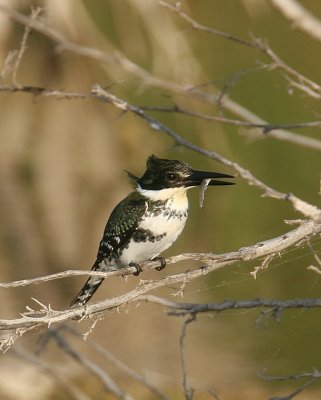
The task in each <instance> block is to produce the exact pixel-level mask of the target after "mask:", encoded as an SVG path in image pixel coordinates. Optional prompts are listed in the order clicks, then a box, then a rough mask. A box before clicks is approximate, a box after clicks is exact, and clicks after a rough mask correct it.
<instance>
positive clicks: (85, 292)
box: [70, 265, 104, 306]
mask: <svg viewBox="0 0 321 400" xmlns="http://www.w3.org/2000/svg"><path fill="white" fill-rule="evenodd" d="M92 270H96V265H94V266H93V268H92ZM103 280H104V278H99V277H98V276H91V277H90V278H88V280H87V282H86V283H85V284H84V286H83V288H82V289H81V291H80V292H79V293H78V294H77V296H76V297H75V298H74V299H73V301H72V302H71V304H70V306H74V305H77V306H80V305H82V306H83V305H85V304H86V303H87V302H88V301H89V300H90V299H91V298H92V296H93V295H94V293H95V292H96V290H97V289H98V288H99V286H100V285H101V283H102V281H103Z"/></svg>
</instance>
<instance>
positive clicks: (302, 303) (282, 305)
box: [138, 295, 321, 316]
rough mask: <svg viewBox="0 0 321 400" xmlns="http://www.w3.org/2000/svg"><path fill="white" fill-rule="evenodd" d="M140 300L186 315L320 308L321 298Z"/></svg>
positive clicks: (176, 314)
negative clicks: (193, 300) (195, 300)
mask: <svg viewBox="0 0 321 400" xmlns="http://www.w3.org/2000/svg"><path fill="white" fill-rule="evenodd" d="M138 301H146V302H148V303H154V304H159V305H161V306H163V307H167V308H168V309H169V311H168V315H174V316H184V315H188V314H190V315H196V314H200V313H209V312H222V311H226V310H244V309H253V308H268V309H270V310H271V311H272V313H273V314H279V313H280V312H282V311H283V310H287V309H293V308H295V309H296V308H320V307H321V298H316V299H314V298H312V299H309V298H307V299H287V300H275V299H272V300H270V299H254V300H226V301H223V302H221V303H208V304H195V303H179V302H175V301H172V300H168V299H165V298H162V297H158V296H154V295H145V296H140V297H139V298H138Z"/></svg>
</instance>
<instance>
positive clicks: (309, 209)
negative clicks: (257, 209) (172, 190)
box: [92, 85, 321, 219]
mask: <svg viewBox="0 0 321 400" xmlns="http://www.w3.org/2000/svg"><path fill="white" fill-rule="evenodd" d="M92 92H93V93H94V94H95V95H97V96H99V98H100V99H102V100H105V101H106V102H108V103H111V104H113V105H114V106H115V107H117V108H119V109H121V110H122V111H130V112H132V113H134V114H136V115H138V116H139V117H140V118H142V119H143V120H144V121H145V122H147V123H148V125H149V126H150V128H152V129H153V130H156V131H162V132H164V133H166V134H167V135H168V136H170V137H171V138H172V139H173V140H174V142H175V144H177V145H179V146H183V147H185V148H187V149H189V150H192V151H195V152H197V153H200V154H203V155H205V156H206V157H208V158H211V159H213V160H216V161H219V162H221V163H222V164H224V165H227V166H229V167H231V168H233V169H234V170H235V171H236V172H238V173H239V174H240V176H241V177H242V178H243V179H244V180H245V181H247V182H248V183H249V184H250V185H254V186H256V187H258V188H259V189H260V190H262V191H263V193H264V195H265V196H268V197H273V198H276V199H279V200H288V201H290V202H291V203H292V205H293V207H294V209H295V210H296V211H299V212H301V213H302V214H303V215H304V216H306V217H309V218H313V219H319V218H321V210H320V209H318V208H317V207H315V206H313V205H311V204H308V203H307V202H305V201H303V200H301V199H299V198H298V197H296V196H295V195H293V194H292V193H282V192H279V191H277V190H275V189H273V188H271V187H269V186H268V185H266V184H265V183H263V182H262V181H260V180H259V179H258V178H256V177H255V176H254V175H253V174H252V173H251V172H250V171H249V170H246V169H245V168H243V167H241V166H240V165H239V164H237V163H236V162H233V161H230V160H228V159H227V158H225V157H223V156H222V155H220V154H218V153H217V152H214V151H209V150H206V149H203V148H201V147H199V146H197V145H195V144H193V143H191V142H189V141H187V140H186V139H184V138H183V137H181V136H179V135H178V134H177V133H176V132H174V131H173V130H172V129H170V128H169V127H167V126H166V125H164V124H163V123H162V122H160V121H158V120H157V119H156V118H154V117H152V116H150V115H149V114H147V113H146V112H145V111H144V110H143V109H141V108H139V107H137V106H134V105H132V104H130V103H128V102H126V101H125V100H122V99H120V98H119V97H117V96H115V95H114V94H111V93H110V92H108V91H106V90H104V89H103V88H102V87H101V86H99V85H95V86H94V87H93V89H92Z"/></svg>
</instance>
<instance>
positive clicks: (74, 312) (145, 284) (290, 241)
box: [0, 221, 321, 344]
mask: <svg viewBox="0 0 321 400" xmlns="http://www.w3.org/2000/svg"><path fill="white" fill-rule="evenodd" d="M320 233H321V221H305V222H303V223H302V224H301V225H300V226H298V227H297V228H295V229H293V230H291V231H289V232H287V233H285V234H283V235H281V236H278V237H275V238H273V239H270V240H266V241H263V242H259V243H256V244H253V245H252V246H248V247H242V248H240V249H239V250H237V251H233V252H230V253H223V254H218V255H215V254H212V253H186V254H181V255H177V256H173V257H170V258H169V259H167V261H168V262H169V263H174V262H179V261H188V260H196V261H202V262H203V263H205V264H206V266H204V267H201V268H197V269H194V270H189V271H187V272H185V273H180V274H175V275H168V276H166V277H164V278H161V279H158V280H149V281H144V280H142V281H140V283H139V284H138V285H137V286H136V288H134V289H133V290H131V291H129V292H127V293H125V294H122V295H120V296H118V297H114V298H112V299H106V300H103V301H100V302H97V303H92V304H87V305H86V306H78V307H74V308H72V309H66V310H63V311H55V310H53V309H51V308H50V307H49V308H46V307H43V309H42V310H40V311H38V312H37V314H35V313H33V315H28V313H25V314H22V317H21V318H17V319H10V320H5V319H1V320H0V330H13V329H20V328H23V329H27V328H28V329H32V328H35V327H37V326H40V325H48V326H50V325H51V324H54V323H60V322H64V321H67V320H68V319H75V318H76V319H79V318H86V317H89V316H91V315H93V314H97V313H100V312H102V311H105V310H108V309H113V308H117V307H120V306H122V305H125V304H128V303H130V302H132V301H137V299H138V298H139V297H141V296H142V295H145V294H147V293H149V292H151V291H153V290H156V289H158V288H160V287H164V286H170V285H173V284H177V283H187V282H189V281H191V280H193V279H197V278H199V277H202V276H205V275H207V274H209V273H210V272H213V271H216V270H218V269H220V268H223V267H226V266H228V265H232V264H234V263H236V262H240V261H249V260H257V259H260V258H262V257H266V256H270V255H272V254H274V255H275V254H277V255H279V254H280V253H282V251H284V250H285V249H287V248H289V247H291V246H293V245H295V244H296V243H301V242H302V240H307V239H308V238H311V237H313V236H315V235H317V234H320ZM149 265H152V266H155V263H153V262H146V263H142V267H143V269H147V267H148V266H149ZM127 272H128V269H124V270H123V269H122V270H119V271H116V273H117V274H122V275H123V274H126V273H127ZM131 272H132V271H131ZM108 274H111V273H108ZM112 274H114V273H112ZM106 275H107V274H106ZM29 314H30V313H29ZM5 341H6V339H3V340H2V343H4V342H5ZM4 344H5V343H4Z"/></svg>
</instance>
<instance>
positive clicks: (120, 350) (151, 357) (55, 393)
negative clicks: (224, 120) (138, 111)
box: [0, 0, 321, 400]
mask: <svg viewBox="0 0 321 400" xmlns="http://www.w3.org/2000/svg"><path fill="white" fill-rule="evenodd" d="M0 3H1V4H6V5H7V6H8V7H10V8H12V9H14V10H16V11H19V12H21V13H23V14H25V15H30V11H31V7H36V6H40V7H42V12H41V17H42V18H45V20H46V21H47V24H48V26H50V27H53V28H54V29H55V30H56V31H58V32H60V33H61V34H63V35H64V36H65V37H66V38H68V40H71V41H72V42H75V43H77V44H79V45H84V46H89V47H93V48H98V49H100V50H103V51H105V52H106V53H108V54H110V53H114V52H116V51H121V52H122V53H123V54H124V55H125V56H126V57H128V59H129V60H131V61H132V62H134V63H136V64H137V65H139V66H141V67H142V68H144V69H145V70H146V71H148V72H150V73H151V74H152V75H154V76H155V77H159V78H161V79H163V80H168V81H170V82H174V83H175V82H176V83H180V84H188V85H190V86H192V87H200V88H201V89H202V90H204V92H206V93H210V94H212V93H214V94H219V93H220V91H224V93H225V94H226V95H227V96H229V97H230V98H231V99H233V100H234V101H236V102H238V103H239V104H241V105H242V106H243V107H245V108H247V109H248V110H250V111H251V112H253V113H255V114H257V115H258V116H260V117H261V118H263V119H265V120H267V121H268V122H269V123H273V124H274V123H275V124H280V123H300V122H305V121H311V120H316V119H318V118H320V117H319V114H320V104H319V100H316V99H312V98H311V97H309V96H307V95H303V94H302V92H300V91H297V90H293V88H291V87H290V85H289V82H288V81H287V80H286V79H285V77H284V76H283V73H282V72H280V71H278V70H277V69H268V68H262V66H263V65H264V63H268V62H269V60H268V59H267V58H266V57H264V55H262V54H260V53H259V52H258V51H256V50H254V49H252V48H249V47H246V46H242V45H240V44H238V43H235V42H233V41H229V40H226V39H223V38H221V37H218V36H214V35H209V34H206V33H203V32H200V31H197V30H193V29H192V28H191V26H190V25H189V24H188V23H186V22H185V21H183V20H182V19H181V18H180V17H179V16H177V15H176V14H175V13H174V12H172V11H170V10H168V9H166V8H164V7H162V6H161V5H160V4H159V3H158V2H157V1H152V0H149V1H147V0H122V1H116V0H105V1H101V0H90V1H89V0H84V1H81V0H67V1H63V0H43V1H31V0H30V1H29V0H7V1H4V0H1V1H0ZM180 3H181V7H182V9H183V10H184V11H185V12H186V13H187V14H188V15H190V16H191V17H192V18H194V19H195V20H196V21H198V22H200V23H202V24H203V25H206V26H209V27H211V28H214V29H217V30H222V31H224V32H228V33H230V34H233V35H235V36H239V37H242V38H243V39H247V40H251V38H252V37H256V38H261V39H263V40H266V41H267V42H268V43H269V45H270V46H271V48H272V49H273V50H274V51H275V52H276V54H278V55H279V56H280V57H281V58H282V59H283V60H284V61H285V62H286V63H287V64H289V65H290V66H291V67H292V68H294V69H297V70H298V71H300V73H302V74H303V75H305V76H307V77H309V78H310V79H311V80H313V81H315V82H321V68H320V46H321V44H320V43H319V42H318V41H316V40H314V39H312V38H311V37H309V35H307V34H304V33H302V32H300V31H298V30H296V29H294V26H292V24H291V23H290V22H289V21H288V20H286V19H285V18H284V17H283V16H282V15H281V14H280V13H279V11H278V10H276V9H275V8H273V6H272V5H270V3H269V2H268V1H264V0H242V1H239V2H235V1H224V2H222V1H217V0H215V1H213V0H211V1H209V0H200V1H197V2H195V1H182V2H180ZM301 4H302V5H305V6H306V7H307V8H308V9H309V10H310V12H311V13H313V14H314V16H315V17H318V18H320V19H321V4H320V2H319V1H318V0H309V1H308V0H305V1H301ZM23 35H24V27H23V26H22V25H21V24H18V23H16V22H14V21H13V20H12V19H10V18H9V17H8V15H7V14H6V13H5V12H2V11H1V10H0V59H1V65H2V66H4V65H7V66H8V64H10V63H8V55H9V57H10V54H13V53H12V52H13V51H15V50H18V49H19V48H20V44H21V40H22V38H23ZM9 59H10V58H9ZM1 77H2V80H1V82H0V87H3V86H4V85H10V84H12V83H13V76H12V70H11V71H10V68H9V72H8V71H5V68H3V69H2V74H1ZM15 81H16V82H15V83H17V84H18V85H25V86H40V87H45V88H46V89H52V90H53V89H56V90H64V91H70V92H75V93H90V90H91V88H92V86H93V85H94V84H96V83H98V84H99V85H101V86H102V87H107V88H109V90H110V91H111V92H112V93H115V94H116V95H117V96H119V97H120V98H122V99H124V100H126V101H128V102H130V103H132V104H135V105H138V106H149V107H163V108H164V107H173V106H174V105H179V106H181V107H186V108H189V109H190V110H193V111H195V112H200V113H207V114H211V115H218V114H219V115H224V116H226V117H231V118H233V117H235V116H233V115H232V114H229V113H227V112H225V113H224V112H223V110H222V109H220V107H218V106H216V105H215V104H209V103H206V102H201V101H199V100H197V99H195V98H192V97H191V96H188V95H185V96H183V95H181V94H173V93H172V92H169V91H166V90H165V89H160V88H156V87H154V86H153V85H147V84H146V82H144V81H143V80H142V79H139V78H138V77H137V75H135V74H131V73H130V72H129V71H126V70H125V69H124V68H122V66H121V65H116V64H113V63H106V62H105V63H103V62H99V61H97V60H94V59H90V58H88V57H86V56H80V55H77V54H75V53H73V52H72V51H61V48H60V49H59V48H57V43H56V42H54V41H52V40H51V39H50V38H48V37H46V36H45V35H43V34H40V33H38V32H34V31H33V32H32V33H31V35H30V36H29V37H28V40H27V48H26V51H25V52H24V54H23V57H22V60H21V63H20V65H19V69H18V70H17V74H16V78H15ZM77 97H78V96H75V98H73V99H66V98H60V99H58V98H56V97H44V96H33V95H30V94H25V93H8V92H5V91H3V90H1V92H0V265H1V267H0V281H1V282H9V281H13V280H19V279H25V278H26V279H27V278H33V277H36V276H43V275H47V274H51V273H55V272H59V271H64V270H66V269H71V268H75V269H90V268H91V266H92V263H93V262H94V260H95V256H96V252H97V248H98V244H99V241H100V239H101V235H102V232H103V229H104V227H105V223H106V221H107V218H108V216H109V214H110V212H111V210H112V209H113V207H114V206H115V205H116V204H117V202H119V201H120V200H121V199H122V198H123V197H124V196H125V195H126V194H127V193H128V192H129V191H130V190H131V187H130V184H129V182H128V180H127V177H126V174H125V173H124V170H129V171H131V172H132V173H134V174H135V175H138V176H141V174H142V173H143V172H144V169H145V162H146V158H147V157H148V156H149V155H150V154H155V155H157V156H159V157H163V158H175V159H180V160H182V161H185V162H188V163H190V164H191V165H192V166H193V167H194V168H195V169H203V170H213V171H220V172H226V173H233V171H232V170H229V169H228V168H227V167H226V166H224V165H220V164H219V163H217V162H214V161H213V160H210V159H207V158H205V157H203V156H201V155H200V154H196V153H193V152H191V151H189V150H187V149H185V148H181V147H177V146H174V143H173V141H172V140H171V139H170V138H169V137H167V136H165V135H164V134H162V133H161V132H156V131H152V130H151V129H150V127H149V126H148V125H147V124H146V123H145V122H144V121H143V120H142V119H139V118H138V117H137V116H134V115H132V114H130V113H122V112H120V110H118V109H115V108H114V107H113V106H112V105H109V104H106V103H103V102H99V101H97V100H94V99H90V98H82V99H80V98H77ZM149 113H150V114H151V115H153V116H154V117H155V118H157V119H159V120H160V121H161V122H163V123H164V124H166V125H167V126H169V127H170V128H172V129H173V130H174V131H175V132H177V133H178V134H179V135H181V136H182V137H184V138H185V139H187V140H189V141H191V142H192V143H195V144H197V145H199V146H201V147H203V148H205V149H207V150H214V151H216V152H218V153H220V154H222V155H223V156H224V157H226V158H228V159H231V160H233V161H236V162H238V163H239V164H240V165H242V166H243V167H245V168H247V169H249V170H251V172H252V173H253V174H254V175H255V176H257V177H258V178H259V179H261V180H262V181H263V182H265V183H266V184H268V185H270V186H272V187H273V188H275V189H277V190H280V191H282V192H293V193H295V194H296V195H297V196H299V197H301V198H303V199H304V200H306V201H307V202H310V203H312V204H315V205H318V204H320V195H319V191H320V169H321V168H320V167H321V162H320V161H321V157H320V151H317V150H316V149H311V148H310V149H309V148H306V147H303V146H298V145H295V144H291V143H287V142H282V141H279V140H276V139H273V138H270V137H269V135H265V136H264V135H262V132H260V131H258V130H256V129H244V128H242V129H240V128H239V127H237V126H231V125H222V124H217V123H213V122H208V121H204V120H202V119H197V118H195V117H190V116H184V115H180V114H178V113H174V112H171V113H165V112H156V111H154V112H149ZM296 133H297V134H300V135H304V136H306V137H314V138H317V139H320V130H319V128H313V129H312V128H305V129H300V130H297V131H296ZM189 195H190V196H189V197H190V204H191V206H190V218H189V220H188V222H187V225H186V228H185V231H184V233H183V234H182V236H181V237H180V239H179V240H178V241H177V242H176V243H175V245H173V246H172V247H171V248H170V249H169V250H167V251H166V253H164V255H175V254H179V253H181V252H210V251H211V252H213V253H222V252H227V251H232V250H236V249H238V248H240V247H242V246H246V245H250V244H253V243H255V242H258V241H261V240H265V239H269V238H273V237H275V236H277V235H279V234H281V233H283V232H286V231H287V230H289V229H291V227H289V226H288V225H285V224H284V220H286V219H295V218H301V215H299V214H297V213H295V212H294V211H293V209H292V207H291V205H290V204H288V203H286V202H281V201H277V200H274V199H270V198H264V197H263V198H262V197H261V192H260V191H259V190H258V189H256V188H254V187H251V186H249V185H247V184H246V183H245V182H243V181H242V180H241V179H237V185H236V186H233V187H226V188H220V187H217V188H215V187H214V188H211V189H209V190H208V191H207V192H206V196H205V203H204V206H203V208H202V209H200V207H199V204H198V196H199V193H198V191H197V190H193V191H191V192H190V193H189ZM320 250H321V242H320V238H315V239H314V240H312V241H311V242H310V243H309V244H308V245H306V246H304V247H301V248H300V249H291V250H289V251H287V252H285V253H284V254H281V255H280V257H279V258H276V259H274V261H273V262H272V263H271V265H270V266H269V268H268V269H266V270H264V271H262V272H260V273H259V274H258V276H257V279H256V280H254V279H253V277H252V276H251V275H250V272H251V271H253V269H254V268H255V267H256V266H258V264H259V263H246V264H245V263H242V264H239V265H233V266H231V267H227V268H224V269H222V270H220V271H217V272H215V273H213V274H210V275H208V276H206V277H204V278H202V279H199V280H195V281H193V282H192V283H190V284H188V285H187V286H186V287H185V288H184V297H183V298H181V297H173V295H177V293H178V291H179V287H167V288H164V289H162V290H159V291H158V292H155V294H158V295H161V296H164V297H167V298H169V299H174V300H177V301H186V302H199V303H201V302H203V303H204V302H220V301H223V300H225V299H234V300H241V299H254V298H279V299H286V298H300V297H319V296H320V278H319V277H318V275H317V274H315V273H313V272H311V271H308V270H307V267H308V266H309V265H311V264H315V263H316V260H315V258H314V255H315V254H318V252H320ZM319 254H320V253H319ZM198 265H199V264H197V263H196V264H191V263H185V264H183V263H181V264H175V265H171V266H169V267H168V269H165V270H164V271H162V272H160V273H157V272H154V271H151V272H146V273H144V276H143V277H142V278H143V279H157V277H161V276H165V275H166V274H168V273H178V272H182V271H184V270H186V269H189V268H192V267H195V266H198ZM169 269H170V271H169ZM140 278H141V277H139V278H136V277H133V276H130V277H129V278H128V279H127V280H125V279H123V278H115V279H113V280H109V281H108V282H105V283H104V284H103V285H102V286H101V288H100V289H99V291H98V292H97V294H96V295H95V297H94V301H98V300H100V299H104V298H106V297H113V296H117V295H119V294H120V293H123V292H125V291H127V290H129V289H130V288H133V287H135V285H136V284H137V283H138V282H139V279H140ZM84 280H85V278H84V277H82V278H81V277H79V278H69V279H65V280H59V281H53V282H48V283H44V284H40V285H32V286H27V287H24V288H12V289H1V291H0V304H1V306H0V311H1V318H2V319H4V318H18V317H19V315H20V314H19V313H22V312H24V311H25V310H26V306H29V307H31V308H37V307H38V306H37V304H36V303H35V302H34V301H33V300H32V298H35V299H37V300H39V301H41V302H42V303H44V304H47V305H48V304H50V305H51V307H52V308H53V309H55V310H59V309H65V308H67V307H68V306H69V303H70V301H71V300H72V298H73V297H74V296H75V294H76V293H77V292H78V290H79V289H80V287H81V286H82V284H83V282H84ZM183 322H184V320H183V318H176V317H169V316H167V315H166V313H165V312H164V310H163V309H162V308H161V307H159V306H156V305H148V304H140V305H139V307H137V305H136V304H132V305H130V306H126V307H124V308H121V309H120V310H114V311H110V312H108V313H105V314H104V316H103V319H102V320H101V321H98V323H97V325H96V326H95V329H94V330H93V332H92V333H91V335H90V339H91V340H93V341H95V342H96V343H98V344H100V345H101V346H102V347H103V348H105V349H107V350H110V351H112V353H113V354H114V355H115V356H116V357H118V358H119V359H120V360H121V361H122V362H124V363H126V364H127V365H129V366H130V367H131V368H132V369H133V370H135V371H136V372H138V373H140V374H142V375H144V376H145V377H146V378H147V379H148V380H149V381H150V382H152V383H153V384H154V385H155V386H157V387H158V388H160V389H161V390H163V391H164V393H166V394H167V395H168V396H169V398H171V399H182V398H183V392H182V370H181V365H180V358H179V337H180V334H181V328H182V324H183ZM73 326H74V327H75V328H77V329H78V330H79V332H81V333H85V332H87V330H88V329H89V327H90V322H88V321H84V322H82V323H78V324H77V323H74V324H73ZM42 333H44V331H43V330H34V331H32V332H31V333H30V334H28V333H27V334H25V335H24V336H23V338H21V339H19V340H18V341H17V342H16V344H15V345H14V346H12V348H11V349H10V350H9V351H8V352H7V353H6V354H4V355H2V356H1V360H0V370H1V374H0V396H1V399H22V400H23V399H30V398H32V399H69V398H71V399H74V398H75V399H86V398H87V399H88V398H99V399H109V398H113V397H112V396H111V395H110V394H108V393H106V391H105V390H104V388H103V386H102V384H101V382H100V381H99V380H97V379H96V378H95V377H93V376H92V374H91V373H90V372H88V371H86V369H84V368H83V367H82V366H81V365H78V364H77V363H75V362H74V361H72V360H71V359H70V358H69V357H68V355H66V354H65V353H64V352H63V351H62V350H61V349H59V348H58V347H57V346H56V345H55V344H54V343H50V344H49V346H48V347H47V348H46V349H45V350H43V352H42V353H41V356H40V357H39V358H37V357H35V356H34V350H35V348H36V347H37V342H38V340H39V337H41V334H42ZM3 334H6V333H3ZM320 334H321V325H320V312H319V311H317V310H300V311H295V310H294V311H285V312H283V313H282V314H281V316H280V318H279V320H278V319H273V318H264V316H263V315H262V314H261V313H260V311H259V310H253V311H233V312H226V313H222V314H217V315H202V316H201V315H200V316H199V317H198V318H197V321H196V322H195V323H192V324H190V325H189V326H188V328H187V336H186V342H185V358H186V360H185V361H186V368H187V373H188V380H189V384H190V385H191V386H192V387H193V388H195V390H196V393H195V398H196V399H207V398H214V395H213V394H210V392H209V390H212V391H213V392H212V393H216V394H217V396H219V398H220V399H225V400H228V399H245V398H246V399H251V398H253V399H254V398H255V399H261V398H262V399H265V398H269V397H271V396H276V395H281V394H283V395H285V394H286V393H288V392H289V391H291V390H294V389H295V388H296V387H297V386H298V385H299V384H301V383H302V382H301V381H299V382H297V381H294V382H293V381H292V382H289V381H285V382H278V383H276V382H266V381H264V380H262V378H260V377H259V376H258V375H259V374H265V375H271V376H274V375H290V374H300V373H301V372H302V371H312V369H313V368H316V369H319V370H320V369H321V350H320V346H319V340H320ZM68 340H70V342H72V343H73V345H74V346H76V348H77V350H78V351H79V352H81V354H85V355H86V357H89V359H90V360H93V361H94V362H95V363H97V365H99V366H101V367H102V368H104V370H106V371H107V372H108V373H109V374H110V375H111V376H112V377H113V378H114V379H115V380H116V382H117V383H118V384H119V385H120V386H121V387H124V388H125V389H126V390H128V391H130V392H131V393H132V394H133V396H135V398H137V399H154V398H157V396H155V395H152V394H150V392H149V391H147V390H146V389H142V386H141V385H138V384H137V383H135V382H134V381H133V380H131V379H130V378H128V376H126V374H124V373H123V372H122V371H120V370H119V369H118V368H116V367H115V366H114V365H112V364H111V363H110V362H108V361H106V359H104V358H103V357H102V356H101V354H98V353H97V352H95V351H94V350H93V348H92V347H91V346H90V344H89V343H88V342H84V341H82V339H81V338H76V337H74V336H73V335H69V336H68ZM48 365H50V368H52V369H50V368H49V367H48ZM61 376H63V377H64V379H65V380H66V381H67V384H66V382H65V381H64V380H63V379H61ZM68 382H69V383H68ZM67 387H68V390H67ZM320 390H321V385H320V384H319V387H318V384H315V385H314V386H313V387H312V388H311V389H309V391H308V392H304V393H303V394H302V395H301V397H300V398H302V399H314V398H319V397H320ZM86 396H87V397H86Z"/></svg>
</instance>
